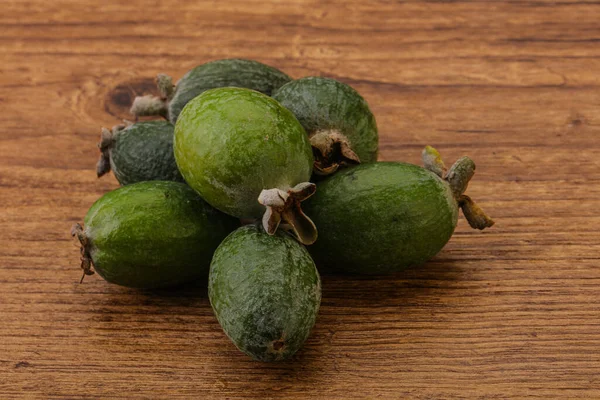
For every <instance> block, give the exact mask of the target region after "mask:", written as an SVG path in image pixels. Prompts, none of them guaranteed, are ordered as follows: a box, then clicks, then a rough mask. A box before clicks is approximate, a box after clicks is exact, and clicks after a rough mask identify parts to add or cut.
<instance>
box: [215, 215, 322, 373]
mask: <svg viewBox="0 0 600 400" xmlns="http://www.w3.org/2000/svg"><path fill="white" fill-rule="evenodd" d="M208 296H209V299H210V303H211V305H212V307H213V310H214V312H215V315H216V317H217V319H218V320H219V323H220V324H221V327H222V328H223V330H224V331H225V333H226V334H227V336H228V337H229V338H230V339H231V340H232V341H233V343H234V344H235V345H236V346H237V347H238V348H239V349H240V350H241V351H243V352H244V353H246V354H248V355H249V356H250V357H252V358H254V359H255V360H260V361H278V360H284V359H286V358H289V357H291V356H292V355H293V354H294V353H296V351H298V350H299V349H300V347H302V345H303V343H304V342H305V341H306V339H307V338H308V336H309V334H310V330H311V329H312V327H313V325H314V324H315V320H316V318H317V313H318V311H319V305H320V302H321V281H320V278H319V273H318V272H317V269H316V268H315V264H314V262H313V260H312V259H311V258H310V255H309V254H308V252H307V251H306V249H305V248H304V247H303V246H302V245H301V244H299V243H298V242H296V241H295V240H294V239H292V238H291V237H290V236H289V235H287V234H285V233H282V232H277V234H275V235H267V234H266V233H265V232H264V231H263V230H262V228H261V227H258V226H256V225H246V226H244V227H241V228H239V229H238V230H236V231H235V232H233V233H232V234H231V235H229V236H228V237H227V238H226V239H225V240H224V241H223V243H222V244H221V245H220V246H219V248H218V249H217V251H216V252H215V255H214V257H213V260H212V263H211V265H210V275H209V281H208Z"/></svg>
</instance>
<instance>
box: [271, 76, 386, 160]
mask: <svg viewBox="0 0 600 400" xmlns="http://www.w3.org/2000/svg"><path fill="white" fill-rule="evenodd" d="M273 98H274V99H275V100H277V101H279V102H280V103H281V104H282V105H283V106H284V107H286V108H287V109H289V110H290V111H292V112H293V113H294V115H295V116H296V118H298V120H299V121H300V123H301V124H302V126H303V127H304V129H305V130H306V132H307V133H308V135H309V136H312V135H314V134H315V132H318V131H331V130H334V131H338V132H340V133H341V134H343V135H344V136H345V138H346V139H347V141H348V144H349V147H350V148H351V150H352V151H353V152H354V153H356V155H357V156H358V158H359V161H360V162H361V163H369V162H375V161H377V153H378V146H379V135H378V132H377V123H376V121H375V117H374V116H373V113H372V112H371V110H370V109H369V105H368V104H367V102H366V101H365V99H364V98H363V97H362V96H361V95H360V94H359V93H358V92H357V91H356V90H354V89H353V88H352V87H350V86H348V85H346V84H344V83H342V82H339V81H336V80H334V79H330V78H323V77H306V78H301V79H297V80H294V81H291V82H289V83H286V84H285V85H283V86H282V87H280V88H279V89H277V90H276V91H275V93H273Z"/></svg>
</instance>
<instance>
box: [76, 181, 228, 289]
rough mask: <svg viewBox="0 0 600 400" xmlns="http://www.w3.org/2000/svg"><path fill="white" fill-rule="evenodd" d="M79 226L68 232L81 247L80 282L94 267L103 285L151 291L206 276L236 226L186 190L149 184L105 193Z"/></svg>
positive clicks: (168, 184) (176, 184)
mask: <svg viewBox="0 0 600 400" xmlns="http://www.w3.org/2000/svg"><path fill="white" fill-rule="evenodd" d="M84 226H85V228H84V227H82V226H81V225H79V224H76V225H75V226H74V227H73V230H72V232H71V233H72V234H73V236H77V238H78V239H79V241H80V243H81V256H82V257H81V260H82V264H81V267H82V268H83V271H84V276H85V275H91V274H93V273H94V272H93V271H92V266H93V268H94V270H95V271H96V272H97V273H98V274H99V275H100V276H102V277H103V278H104V279H106V280H107V281H108V282H111V283H115V284H118V285H122V286H129V287H136V288H156V287H162V286H172V285H177V284H182V283H186V282H189V281H192V280H194V279H196V278H200V277H202V276H206V275H207V274H208V270H209V267H210V260H211V258H212V255H213V252H214V250H215V249H216V248H217V246H218V245H219V243H220V242H221V241H222V240H223V238H225V237H226V236H227V235H228V234H229V233H230V232H231V231H233V230H234V229H235V228H236V227H238V226H239V221H238V220H236V219H234V218H232V217H230V216H228V215H225V214H223V213H221V212H220V211H217V210H215V209H214V208H212V207H211V206H210V205H208V204H207V203H206V202H204V201H203V200H202V199H201V198H200V197H199V196H198V194H196V192H194V191H193V190H192V189H191V188H190V187H189V186H187V185H186V184H183V183H179V182H163V181H149V182H139V183H134V184H131V185H127V186H123V187H121V188H119V189H117V190H114V191H112V192H109V193H106V194H105V195H104V196H102V197H101V198H100V199H98V200H97V201H96V202H95V203H94V204H93V205H92V207H91V208H90V209H89V211H88V213H87V215H86V216H85V219H84ZM82 279H83V278H82Z"/></svg>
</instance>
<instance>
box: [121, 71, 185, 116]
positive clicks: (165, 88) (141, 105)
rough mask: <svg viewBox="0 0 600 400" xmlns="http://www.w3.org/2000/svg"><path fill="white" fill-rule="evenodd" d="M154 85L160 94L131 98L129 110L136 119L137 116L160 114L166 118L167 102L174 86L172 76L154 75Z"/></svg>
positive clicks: (173, 91) (173, 90)
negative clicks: (131, 102)
mask: <svg viewBox="0 0 600 400" xmlns="http://www.w3.org/2000/svg"><path fill="white" fill-rule="evenodd" d="M156 86H157V88H158V92H159V93H160V96H153V95H150V94H149V95H145V96H137V97H136V98H135V99H133V104H132V105H131V109H130V110H129V112H130V113H131V114H133V115H134V116H135V118H136V119H137V118H139V117H149V116H161V117H163V118H168V114H169V107H168V103H169V100H171V98H172V97H173V95H174V94H175V88H176V87H175V85H174V84H173V78H171V77H170V76H169V75H165V74H158V76H157V77H156Z"/></svg>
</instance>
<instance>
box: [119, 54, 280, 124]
mask: <svg viewBox="0 0 600 400" xmlns="http://www.w3.org/2000/svg"><path fill="white" fill-rule="evenodd" d="M290 80H291V78H290V77H289V76H287V75H286V74H284V73H283V72H281V71H280V70H278V69H276V68H273V67H271V66H268V65H266V64H263V63H260V62H258V61H253V60H244V59H224V60H216V61H211V62H208V63H206V64H202V65H199V66H197V67H195V68H193V69H192V70H190V71H189V72H187V73H186V74H185V75H184V76H183V78H181V79H180V80H179V82H177V86H173V84H172V80H171V78H170V77H169V76H166V75H159V76H158V88H159V91H160V92H161V98H157V97H153V96H143V97H137V98H136V99H135V101H134V104H133V106H132V109H131V112H132V113H133V114H134V115H136V116H141V115H162V116H164V117H166V118H168V119H169V121H171V122H172V123H173V124H174V123H175V122H177V118H178V117H179V114H180V113H181V111H182V110H183V108H184V107H185V105H186V104H187V103H188V102H189V101H190V100H192V99H193V98H194V97H196V96H198V95H199V94H201V93H203V92H205V91H206V90H209V89H215V88H219V87H241V88H247V89H252V90H256V91H258V92H261V93H264V94H266V95H269V96H270V95H271V93H272V92H273V91H274V90H275V89H277V88H279V87H280V86H281V85H283V84H285V83H287V82H289V81H290Z"/></svg>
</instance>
